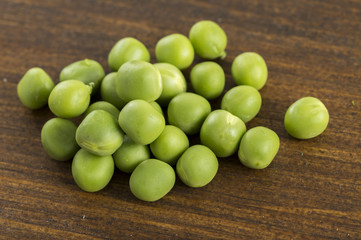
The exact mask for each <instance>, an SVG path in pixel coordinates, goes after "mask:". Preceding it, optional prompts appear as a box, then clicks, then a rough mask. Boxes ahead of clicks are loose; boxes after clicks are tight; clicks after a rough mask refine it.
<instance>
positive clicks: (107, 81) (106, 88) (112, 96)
mask: <svg viewBox="0 0 361 240" xmlns="http://www.w3.org/2000/svg"><path fill="white" fill-rule="evenodd" d="M116 79H117V73H116V72H111V73H109V74H107V75H106V76H105V77H104V78H103V80H102V82H101V84H100V97H101V99H102V100H104V101H106V102H109V103H111V104H113V105H114V106H115V107H117V108H118V109H122V108H123V107H124V105H125V104H126V102H124V101H123V100H122V99H121V98H120V97H119V96H118V93H117V89H116V87H115V82H116Z"/></svg>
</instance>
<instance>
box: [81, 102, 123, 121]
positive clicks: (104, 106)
mask: <svg viewBox="0 0 361 240" xmlns="http://www.w3.org/2000/svg"><path fill="white" fill-rule="evenodd" d="M94 110H104V111H106V112H108V113H110V114H111V115H112V116H113V117H114V118H115V119H116V120H118V116H119V110H118V108H116V107H115V106H114V105H113V104H111V103H108V102H105V101H98V102H94V103H92V104H91V105H90V106H89V107H88V109H87V110H86V111H85V113H84V117H86V116H88V114H89V113H91V112H92V111H94Z"/></svg>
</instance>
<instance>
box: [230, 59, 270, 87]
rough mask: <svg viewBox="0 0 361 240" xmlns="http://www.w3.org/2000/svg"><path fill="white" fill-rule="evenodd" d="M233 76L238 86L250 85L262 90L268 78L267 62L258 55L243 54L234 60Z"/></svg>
mask: <svg viewBox="0 0 361 240" xmlns="http://www.w3.org/2000/svg"><path fill="white" fill-rule="evenodd" d="M232 76H233V79H234V81H235V83H236V84H237V85H249V86H252V87H254V88H256V89H257V90H260V89H261V88H262V87H263V86H264V85H265V84H266V81H267V77H268V70H267V65H266V62H265V61H264V59H263V58H262V57H261V56H260V55H259V54H258V53H255V52H245V53H242V54H240V55H238V56H237V57H236V58H235V59H234V60H233V63H232Z"/></svg>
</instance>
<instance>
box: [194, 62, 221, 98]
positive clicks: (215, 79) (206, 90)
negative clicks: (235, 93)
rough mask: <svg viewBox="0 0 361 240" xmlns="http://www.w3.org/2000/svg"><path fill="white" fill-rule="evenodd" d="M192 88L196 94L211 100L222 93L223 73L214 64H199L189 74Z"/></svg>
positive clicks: (217, 65) (219, 67)
mask: <svg viewBox="0 0 361 240" xmlns="http://www.w3.org/2000/svg"><path fill="white" fill-rule="evenodd" d="M190 79H191V83H192V87H193V89H194V91H195V92H196V93H198V94H199V95H201V96H203V97H205V98H207V99H209V100H211V99H214V98H216V97H218V96H219V95H221V93H222V92H223V89H224V85H225V82H226V80H225V75H224V71H223V69H222V67H221V66H219V64H217V63H215V62H201V63H198V64H197V65H195V66H194V67H193V68H192V70H191V73H190Z"/></svg>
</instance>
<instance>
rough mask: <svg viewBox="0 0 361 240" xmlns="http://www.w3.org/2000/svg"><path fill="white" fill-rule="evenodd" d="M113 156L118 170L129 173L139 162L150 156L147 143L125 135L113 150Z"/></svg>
mask: <svg viewBox="0 0 361 240" xmlns="http://www.w3.org/2000/svg"><path fill="white" fill-rule="evenodd" d="M113 158H114V162H115V165H116V166H117V168H118V169H119V170H120V171H122V172H125V173H131V172H133V170H134V169H135V168H136V167H137V166H138V164H139V163H141V162H143V161H144V160H146V159H149V158H150V151H149V147H148V145H142V144H139V143H136V142H134V141H133V140H132V139H131V138H130V137H128V136H127V135H125V136H124V140H123V144H122V145H121V146H120V147H119V148H118V149H117V151H115V153H114V154H113Z"/></svg>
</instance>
